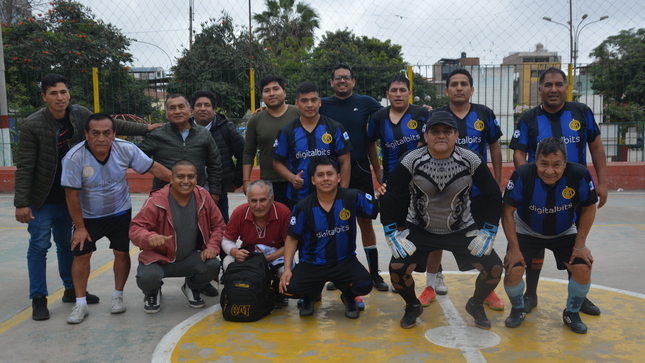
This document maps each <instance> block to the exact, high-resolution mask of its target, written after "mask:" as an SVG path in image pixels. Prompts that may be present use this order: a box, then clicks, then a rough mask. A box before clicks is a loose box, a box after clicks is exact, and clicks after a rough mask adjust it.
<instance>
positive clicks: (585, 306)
mask: <svg viewBox="0 0 645 363" xmlns="http://www.w3.org/2000/svg"><path fill="white" fill-rule="evenodd" d="M580 312H581V313H585V314H587V315H600V308H599V307H597V306H596V305H595V304H594V303H592V302H591V300H589V299H587V298H586V297H585V299H584V300H583V301H582V305H580Z"/></svg>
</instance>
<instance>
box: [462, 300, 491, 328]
mask: <svg viewBox="0 0 645 363" xmlns="http://www.w3.org/2000/svg"><path fill="white" fill-rule="evenodd" d="M471 300H472V298H470V299H468V303H466V311H467V312H468V314H470V316H472V317H473V318H475V325H477V327H478V328H480V329H486V330H488V329H490V320H488V318H487V317H486V312H485V311H484V305H475V304H473V303H472V302H471Z"/></svg>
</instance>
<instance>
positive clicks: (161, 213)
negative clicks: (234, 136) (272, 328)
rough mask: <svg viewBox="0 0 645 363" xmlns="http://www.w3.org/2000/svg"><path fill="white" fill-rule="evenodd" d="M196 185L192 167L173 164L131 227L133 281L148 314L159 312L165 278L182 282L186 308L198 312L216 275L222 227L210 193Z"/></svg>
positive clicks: (220, 218) (194, 170)
mask: <svg viewBox="0 0 645 363" xmlns="http://www.w3.org/2000/svg"><path fill="white" fill-rule="evenodd" d="M196 184H197V170H196V169H195V165H194V164H193V163H191V162H190V161H187V160H180V161H178V162H176V163H175V164H174V165H173V167H172V177H171V181H170V184H169V185H166V186H165V187H163V188H161V189H159V190H157V191H155V192H153V193H152V194H151V195H150V198H148V200H147V201H146V202H145V203H144V205H143V207H141V210H140V211H139V214H137V216H136V217H134V218H133V219H132V222H131V223H130V240H132V243H133V244H134V245H136V246H138V247H139V248H140V249H141V253H139V267H138V268H137V276H136V278H137V285H138V286H139V288H140V289H141V290H142V291H143V294H144V295H145V298H144V306H143V309H144V311H145V312H146V313H149V314H153V313H156V312H158V311H159V309H160V308H161V284H162V279H163V278H165V277H185V278H186V282H185V283H184V285H183V286H182V287H181V290H182V292H183V293H184V295H186V298H188V305H189V306H190V307H193V308H202V307H204V300H203V299H202V298H201V297H200V294H199V290H200V289H203V288H204V287H205V286H206V285H207V284H208V283H209V282H210V281H212V280H213V279H214V278H216V277H217V275H218V274H219V271H220V262H219V259H217V258H216V257H217V255H218V254H219V251H220V246H221V244H222V234H223V232H224V228H225V227H226V225H225V224H224V219H223V218H222V214H221V213H220V211H219V209H218V208H217V205H216V204H215V202H213V200H212V199H211V197H210V195H209V194H208V191H206V189H204V188H202V187H199V186H196Z"/></svg>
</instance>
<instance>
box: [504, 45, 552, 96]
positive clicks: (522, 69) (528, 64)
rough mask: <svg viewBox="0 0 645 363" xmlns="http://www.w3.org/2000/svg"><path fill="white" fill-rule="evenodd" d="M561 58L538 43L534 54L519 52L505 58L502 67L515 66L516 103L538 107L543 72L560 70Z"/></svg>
mask: <svg viewBox="0 0 645 363" xmlns="http://www.w3.org/2000/svg"><path fill="white" fill-rule="evenodd" d="M561 58H562V57H560V56H559V55H558V53H557V52H549V51H548V50H546V49H544V45H542V44H541V43H538V44H537V45H536V46H535V51H533V52H518V53H512V54H509V55H508V56H507V57H504V60H503V62H502V65H509V66H511V65H512V66H514V69H515V80H516V82H517V83H516V87H515V95H514V97H513V98H514V101H515V103H517V104H520V105H527V106H537V105H538V104H539V103H540V97H539V94H538V80H539V78H540V75H541V74H542V72H544V70H545V69H547V68H550V67H555V68H560V67H561V66H562V63H561Z"/></svg>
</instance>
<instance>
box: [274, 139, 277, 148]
mask: <svg viewBox="0 0 645 363" xmlns="http://www.w3.org/2000/svg"><path fill="white" fill-rule="evenodd" d="M273 147H278V139H275V141H274V142H273Z"/></svg>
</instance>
